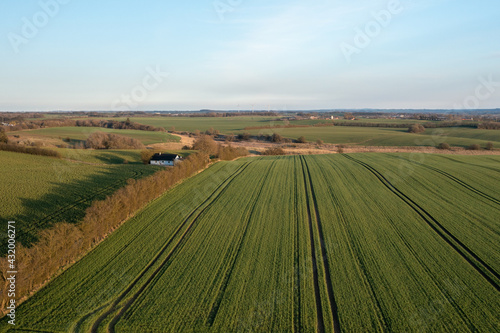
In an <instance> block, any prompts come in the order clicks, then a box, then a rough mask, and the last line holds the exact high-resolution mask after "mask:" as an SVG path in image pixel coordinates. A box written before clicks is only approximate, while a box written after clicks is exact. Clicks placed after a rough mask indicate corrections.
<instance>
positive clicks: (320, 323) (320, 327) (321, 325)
mask: <svg viewBox="0 0 500 333" xmlns="http://www.w3.org/2000/svg"><path fill="white" fill-rule="evenodd" d="M300 158H301V163H302V175H303V178H304V190H305V192H306V206H307V222H308V223H307V224H308V227H309V228H308V230H309V243H310V250H311V264H312V273H313V287H314V299H315V303H316V326H317V327H316V329H317V332H319V333H323V332H325V322H324V320H323V306H322V304H321V293H320V290H319V276H318V264H317V262H316V246H315V242H314V234H313V223H312V214H311V208H310V203H309V195H308V190H307V178H306V171H305V166H304V164H305V162H304V160H303V157H300Z"/></svg>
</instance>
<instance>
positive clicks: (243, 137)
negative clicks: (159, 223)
mask: <svg viewBox="0 0 500 333" xmlns="http://www.w3.org/2000/svg"><path fill="white" fill-rule="evenodd" d="M251 137H252V135H251V134H250V133H248V132H245V133H242V134H238V140H240V141H248V140H250V138H251Z"/></svg>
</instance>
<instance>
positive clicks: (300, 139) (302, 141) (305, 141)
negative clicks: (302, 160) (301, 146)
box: [297, 136, 307, 143]
mask: <svg viewBox="0 0 500 333" xmlns="http://www.w3.org/2000/svg"><path fill="white" fill-rule="evenodd" d="M297 143H307V140H306V138H305V137H303V136H301V137H299V138H298V139H297Z"/></svg>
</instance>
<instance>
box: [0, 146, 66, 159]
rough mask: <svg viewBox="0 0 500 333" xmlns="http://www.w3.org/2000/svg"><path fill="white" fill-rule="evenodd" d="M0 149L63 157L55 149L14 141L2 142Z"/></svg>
mask: <svg viewBox="0 0 500 333" xmlns="http://www.w3.org/2000/svg"><path fill="white" fill-rule="evenodd" d="M0 150H4V151H11V152H14V153H23V154H31V155H40V156H49V157H57V158H62V156H61V154H60V153H59V152H57V151H55V150H50V149H43V148H31V147H26V146H21V145H17V144H13V143H0Z"/></svg>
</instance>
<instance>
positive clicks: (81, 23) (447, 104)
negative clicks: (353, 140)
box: [0, 0, 500, 111]
mask: <svg viewBox="0 0 500 333" xmlns="http://www.w3.org/2000/svg"><path fill="white" fill-rule="evenodd" d="M499 13H500V2H498V1H493V0H491V1H490V0H485V1H469V0H432V1H430V0H429V1H428V0H400V1H398V0H389V1H385V0H384V1H378V0H371V1H366V0H359V1H356V0H355V1H347V0H338V1H335V0H331V1H327V0H317V1H293V0H292V1H281V0H277V1H262V0H203V1H202V0H194V1H189V2H188V1H147V0H146V1H131V0H128V1H127V0H121V1H118V0H109V1H96V0H86V1H83V0H41V1H30V0H23V1H19V0H3V1H1V2H0V110H2V111H7V110H12V111H18V110H35V111H36V110H40V111H45V110H110V109H116V110H118V109H120V110H198V109H202V108H210V109H234V110H236V109H274V110H292V109H319V108H447V109H448V108H454V107H460V106H463V107H464V108H470V107H478V108H497V107H500V38H499V37H500V20H499V19H498V18H499ZM154 73H156V74H154ZM167 74H168V75H167Z"/></svg>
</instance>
